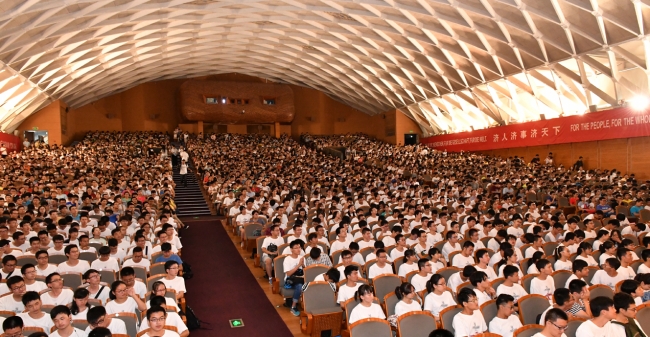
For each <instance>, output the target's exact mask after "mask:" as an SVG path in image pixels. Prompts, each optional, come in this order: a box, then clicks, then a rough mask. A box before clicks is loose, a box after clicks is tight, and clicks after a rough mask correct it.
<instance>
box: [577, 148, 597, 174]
mask: <svg viewBox="0 0 650 337" xmlns="http://www.w3.org/2000/svg"><path fill="white" fill-rule="evenodd" d="M572 145H573V157H574V160H573V162H574V163H575V161H576V160H578V158H579V157H580V156H582V162H583V163H584V164H585V168H586V169H588V170H591V169H596V168H598V164H599V163H598V142H584V143H573V144H572ZM572 165H573V164H572Z"/></svg>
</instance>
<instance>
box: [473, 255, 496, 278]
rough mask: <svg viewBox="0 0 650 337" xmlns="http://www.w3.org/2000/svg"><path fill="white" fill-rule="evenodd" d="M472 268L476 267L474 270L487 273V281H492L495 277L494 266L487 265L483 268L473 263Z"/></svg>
mask: <svg viewBox="0 0 650 337" xmlns="http://www.w3.org/2000/svg"><path fill="white" fill-rule="evenodd" d="M495 255H496V254H495ZM474 268H476V271H482V272H484V273H485V274H487V277H488V280H489V281H494V280H495V279H497V273H495V272H494V268H490V267H487V268H485V269H483V268H481V267H479V265H475V266H474Z"/></svg>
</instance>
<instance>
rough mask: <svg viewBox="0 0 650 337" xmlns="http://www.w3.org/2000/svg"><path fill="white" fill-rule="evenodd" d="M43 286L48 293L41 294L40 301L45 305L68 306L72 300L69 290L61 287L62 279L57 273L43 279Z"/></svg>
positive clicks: (72, 293)
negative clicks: (44, 285)
mask: <svg viewBox="0 0 650 337" xmlns="http://www.w3.org/2000/svg"><path fill="white" fill-rule="evenodd" d="M45 284H47V287H48V288H50V291H48V292H45V293H43V296H41V300H42V301H43V304H45V305H68V304H70V303H71V302H72V300H73V298H74V292H72V290H71V289H67V288H64V287H63V278H62V277H61V275H59V273H52V274H50V275H47V277H46V278H45Z"/></svg>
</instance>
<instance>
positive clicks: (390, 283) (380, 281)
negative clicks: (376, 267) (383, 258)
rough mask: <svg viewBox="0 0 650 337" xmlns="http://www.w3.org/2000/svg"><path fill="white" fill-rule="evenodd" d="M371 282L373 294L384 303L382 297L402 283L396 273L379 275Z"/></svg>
mask: <svg viewBox="0 0 650 337" xmlns="http://www.w3.org/2000/svg"><path fill="white" fill-rule="evenodd" d="M372 283H373V286H374V288H375V296H377V298H378V299H379V300H380V301H381V303H384V297H385V296H386V295H388V294H390V293H392V292H395V288H397V287H399V286H400V285H401V284H402V280H401V279H400V278H399V276H397V275H380V276H377V277H376V278H375V279H374V280H373V281H372Z"/></svg>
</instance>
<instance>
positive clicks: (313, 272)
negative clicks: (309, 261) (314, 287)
mask: <svg viewBox="0 0 650 337" xmlns="http://www.w3.org/2000/svg"><path fill="white" fill-rule="evenodd" d="M328 269H329V267H328V266H326V265H324V264H313V265H311V266H309V267H307V268H305V269H304V271H305V283H307V282H312V281H314V278H316V276H318V275H320V274H323V273H325V272H327V270H328Z"/></svg>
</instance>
